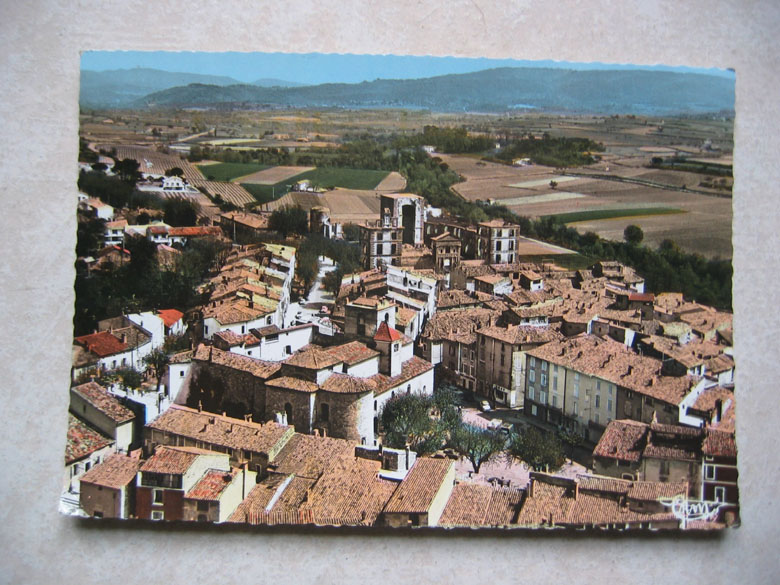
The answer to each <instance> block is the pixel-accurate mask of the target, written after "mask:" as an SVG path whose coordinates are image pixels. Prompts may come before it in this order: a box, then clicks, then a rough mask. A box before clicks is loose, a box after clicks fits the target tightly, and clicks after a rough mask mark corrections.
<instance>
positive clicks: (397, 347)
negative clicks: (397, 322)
mask: <svg viewBox="0 0 780 585" xmlns="http://www.w3.org/2000/svg"><path fill="white" fill-rule="evenodd" d="M400 347H401V344H400V343H394V344H393V351H398V350H399V348H400Z"/></svg>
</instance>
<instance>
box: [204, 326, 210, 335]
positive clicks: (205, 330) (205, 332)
mask: <svg viewBox="0 0 780 585" xmlns="http://www.w3.org/2000/svg"><path fill="white" fill-rule="evenodd" d="M203 333H204V334H206V335H208V334H209V327H208V325H206V326H205V327H203Z"/></svg>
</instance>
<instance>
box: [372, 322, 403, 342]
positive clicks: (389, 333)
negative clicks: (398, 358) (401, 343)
mask: <svg viewBox="0 0 780 585" xmlns="http://www.w3.org/2000/svg"><path fill="white" fill-rule="evenodd" d="M399 339H401V334H400V333H399V332H398V331H396V330H395V329H393V328H392V327H390V326H389V325H388V324H387V323H385V322H384V321H382V323H381V324H380V325H379V327H377V329H376V335H374V341H398V340H399Z"/></svg>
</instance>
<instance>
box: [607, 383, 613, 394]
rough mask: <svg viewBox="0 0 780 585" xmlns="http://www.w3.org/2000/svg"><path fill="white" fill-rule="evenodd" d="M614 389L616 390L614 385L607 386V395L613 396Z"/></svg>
mask: <svg viewBox="0 0 780 585" xmlns="http://www.w3.org/2000/svg"><path fill="white" fill-rule="evenodd" d="M614 389H615V386H614V385H612V384H607V394H609V395H610V396H612V390H614Z"/></svg>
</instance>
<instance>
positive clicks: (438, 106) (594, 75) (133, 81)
mask: <svg viewBox="0 0 780 585" xmlns="http://www.w3.org/2000/svg"><path fill="white" fill-rule="evenodd" d="M141 72H148V73H147V74H146V75H142V74H141ZM133 73H134V74H135V76H132V75H130V74H133ZM111 74H113V76H112V75H111ZM121 74H124V75H121ZM96 75H100V76H103V77H101V78H100V79H99V80H98V79H96V78H95V76H96ZM166 76H168V77H166ZM195 78H197V79H195ZM185 79H186V80H187V81H184V82H183V83H182V82H181V81H180V80H185ZM85 80H86V81H85ZM123 80H124V81H123ZM97 81H101V82H103V83H105V84H106V86H107V87H105V88H104V89H99V87H100V86H99V84H98V83H97ZM153 83H157V84H158V85H163V84H165V85H167V87H164V88H160V87H155V88H151V86H152V84H153ZM123 84H124V85H123ZM261 85H262V87H261ZM291 85H293V84H290V83H289V82H284V81H280V80H268V79H262V80H258V82H256V84H255V85H250V84H240V83H238V82H236V81H235V80H231V79H230V78H227V77H209V76H200V75H194V74H185V73H180V74H173V73H165V72H159V71H154V70H149V69H147V70H144V69H133V70H126V71H115V72H104V73H101V74H96V73H94V72H88V71H85V72H83V73H82V88H81V104H82V106H88V107H89V106H91V107H131V108H147V107H165V108H168V107H175V108H182V107H237V108H240V107H271V108H273V107H278V108H310V107H311V108H334V107H335V108H355V109H358V108H409V109H429V110H433V111H440V112H506V111H511V110H541V111H548V112H572V113H593V114H597V113H598V114H639V115H671V114H681V113H686V114H701V113H710V112H731V111H733V110H734V82H733V81H732V80H730V79H727V78H723V77H716V76H711V75H703V74H695V73H676V72H668V71H647V70H634V71H630V70H628V71H627V70H589V71H575V70H567V69H545V68H530V67H528V68H522V67H517V68H514V67H505V68H498V69H487V70H484V71H479V72H476V73H464V74H453V75H442V76H438V77H428V78H424V79H403V80H399V79H377V80H375V81H370V82H366V81H364V82H363V83H357V84H346V83H327V84H322V85H309V86H295V87H291ZM111 100H113V101H111Z"/></svg>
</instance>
